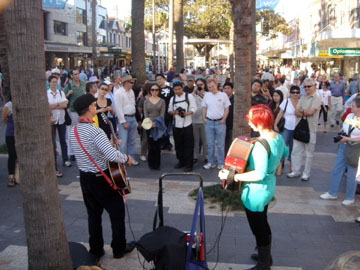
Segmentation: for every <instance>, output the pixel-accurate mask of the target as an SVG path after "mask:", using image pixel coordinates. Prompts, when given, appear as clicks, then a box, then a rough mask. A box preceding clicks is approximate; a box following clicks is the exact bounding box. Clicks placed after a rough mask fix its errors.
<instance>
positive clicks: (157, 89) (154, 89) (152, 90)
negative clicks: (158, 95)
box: [150, 88, 160, 92]
mask: <svg viewBox="0 0 360 270" xmlns="http://www.w3.org/2000/svg"><path fill="white" fill-rule="evenodd" d="M159 90H160V89H159V88H151V89H150V91H151V92H154V91H159Z"/></svg>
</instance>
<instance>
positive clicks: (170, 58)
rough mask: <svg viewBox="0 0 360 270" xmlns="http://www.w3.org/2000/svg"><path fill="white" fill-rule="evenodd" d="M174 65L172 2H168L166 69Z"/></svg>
mask: <svg viewBox="0 0 360 270" xmlns="http://www.w3.org/2000/svg"><path fill="white" fill-rule="evenodd" d="M173 65H174V0H169V50H168V68H170V67H173Z"/></svg>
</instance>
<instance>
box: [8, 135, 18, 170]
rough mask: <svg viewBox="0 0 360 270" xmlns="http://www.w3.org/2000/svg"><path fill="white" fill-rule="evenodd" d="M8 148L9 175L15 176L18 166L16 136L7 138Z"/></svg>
mask: <svg viewBox="0 0 360 270" xmlns="http://www.w3.org/2000/svg"><path fill="white" fill-rule="evenodd" d="M5 142H6V147H7V149H8V154H9V158H8V173H9V174H15V166H16V159H17V155H16V150H15V136H6V138H5Z"/></svg>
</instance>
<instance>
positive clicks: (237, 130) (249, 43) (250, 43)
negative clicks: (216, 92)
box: [231, 0, 256, 136]
mask: <svg viewBox="0 0 360 270" xmlns="http://www.w3.org/2000/svg"><path fill="white" fill-rule="evenodd" d="M231 3H232V12H233V18H234V29H235V33H234V48H235V51H234V54H235V76H234V78H235V79H234V89H235V97H234V128H233V135H234V136H240V135H242V136H250V127H249V126H248V124H247V122H246V121H245V116H246V114H247V113H248V111H249V109H250V105H251V96H250V93H251V81H252V78H253V77H254V76H253V75H254V74H255V69H254V68H255V66H256V34H255V35H254V33H255V1H254V0H232V1H231Z"/></svg>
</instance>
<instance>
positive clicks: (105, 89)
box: [100, 87, 108, 91]
mask: <svg viewBox="0 0 360 270" xmlns="http://www.w3.org/2000/svg"><path fill="white" fill-rule="evenodd" d="M100 90H104V91H107V90H108V88H102V87H101V88H100Z"/></svg>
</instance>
